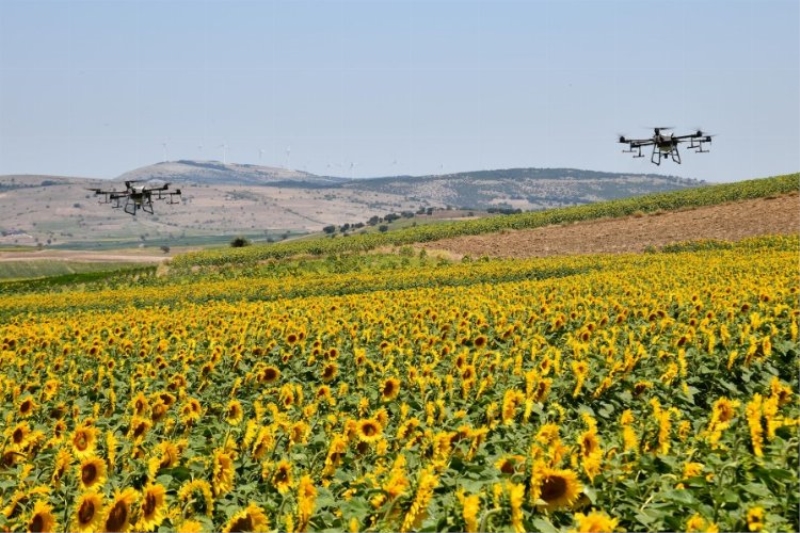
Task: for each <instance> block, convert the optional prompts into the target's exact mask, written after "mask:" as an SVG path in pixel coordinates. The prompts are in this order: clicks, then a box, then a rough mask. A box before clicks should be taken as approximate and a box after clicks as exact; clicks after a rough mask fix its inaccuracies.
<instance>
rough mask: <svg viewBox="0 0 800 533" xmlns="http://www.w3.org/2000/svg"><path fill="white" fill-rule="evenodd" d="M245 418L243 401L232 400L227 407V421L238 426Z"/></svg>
mask: <svg viewBox="0 0 800 533" xmlns="http://www.w3.org/2000/svg"><path fill="white" fill-rule="evenodd" d="M243 418H244V409H242V402H240V401H239V400H231V401H230V402H228V406H227V407H226V408H225V421H226V422H227V423H228V424H230V425H232V426H238V425H239V424H240V423H241V422H242V419H243Z"/></svg>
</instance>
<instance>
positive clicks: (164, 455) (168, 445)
mask: <svg viewBox="0 0 800 533" xmlns="http://www.w3.org/2000/svg"><path fill="white" fill-rule="evenodd" d="M156 453H157V454H158V458H159V464H158V467H159V468H172V467H173V466H175V465H177V464H178V460H179V459H180V455H181V451H180V449H178V446H177V445H176V444H175V443H173V442H171V441H163V442H160V443H159V444H158V446H156Z"/></svg>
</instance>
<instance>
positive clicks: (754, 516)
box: [747, 507, 764, 531]
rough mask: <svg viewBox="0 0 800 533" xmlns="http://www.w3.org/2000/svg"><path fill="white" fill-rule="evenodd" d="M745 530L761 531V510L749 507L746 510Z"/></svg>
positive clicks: (762, 520)
mask: <svg viewBox="0 0 800 533" xmlns="http://www.w3.org/2000/svg"><path fill="white" fill-rule="evenodd" d="M747 529H748V530H749V531H761V530H763V529H764V509H763V508H761V507H751V508H750V509H748V510H747Z"/></svg>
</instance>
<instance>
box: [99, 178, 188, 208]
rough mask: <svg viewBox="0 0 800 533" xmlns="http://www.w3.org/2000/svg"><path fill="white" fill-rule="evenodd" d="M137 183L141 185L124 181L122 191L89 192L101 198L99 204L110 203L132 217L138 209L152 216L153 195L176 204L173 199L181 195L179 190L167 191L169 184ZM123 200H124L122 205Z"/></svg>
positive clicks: (139, 181) (133, 181)
mask: <svg viewBox="0 0 800 533" xmlns="http://www.w3.org/2000/svg"><path fill="white" fill-rule="evenodd" d="M137 183H142V181H141V180H130V181H126V182H125V190H124V191H116V190H111V191H104V190H102V189H89V190H90V191H94V193H95V195H102V196H103V200H101V201H100V203H104V204H105V203H111V204H112V205H111V207H112V208H114V209H119V208H122V210H123V211H125V212H126V213H128V214H129V215H134V216H135V215H136V212H137V211H138V210H140V209H141V210H142V211H144V212H145V213H150V214H151V215H152V214H153V195H155V198H156V200H163V199H164V198H169V202H168V203H170V204H176V203H178V202H176V201H175V200H174V198H175V197H176V196H180V195H181V190H180V189H175V190H174V191H168V189H169V183H164V184H153V183H151V182H146V183H144V184H142V185H137ZM123 199H124V200H125V201H124V203H123Z"/></svg>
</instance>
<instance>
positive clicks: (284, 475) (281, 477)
mask: <svg viewBox="0 0 800 533" xmlns="http://www.w3.org/2000/svg"><path fill="white" fill-rule="evenodd" d="M288 480H289V473H288V472H287V471H286V470H285V469H284V468H280V469H279V470H278V472H277V473H276V474H275V481H276V482H277V483H285V482H287V481H288Z"/></svg>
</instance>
